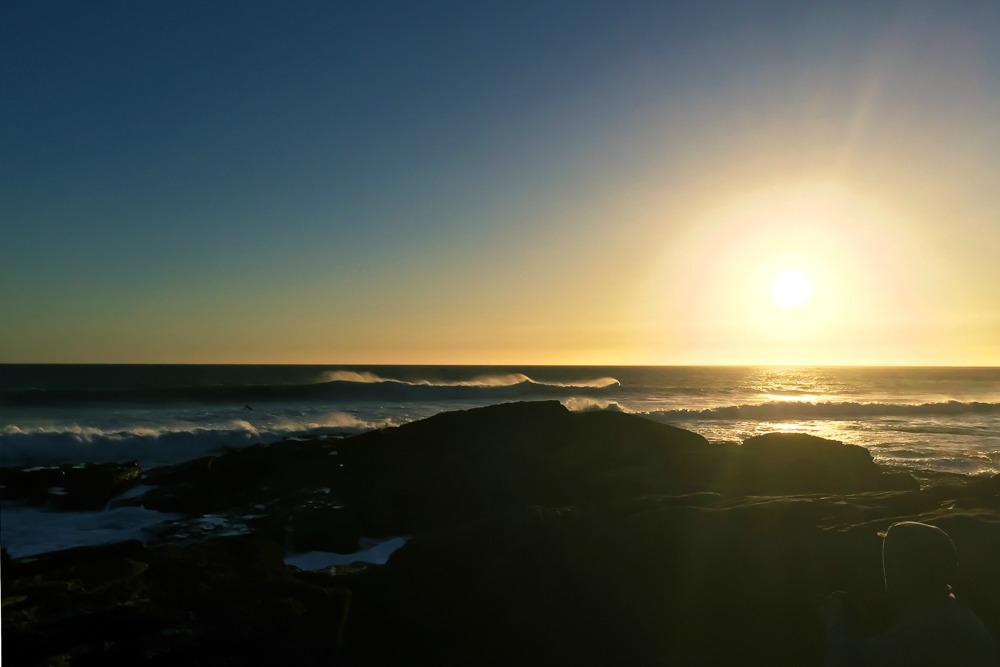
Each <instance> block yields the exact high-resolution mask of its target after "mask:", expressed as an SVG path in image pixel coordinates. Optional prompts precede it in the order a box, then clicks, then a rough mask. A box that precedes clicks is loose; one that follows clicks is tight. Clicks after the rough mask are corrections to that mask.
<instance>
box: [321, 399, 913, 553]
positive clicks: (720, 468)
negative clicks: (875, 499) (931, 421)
mask: <svg viewBox="0 0 1000 667" xmlns="http://www.w3.org/2000/svg"><path fill="white" fill-rule="evenodd" d="M748 445H749V446H745V447H739V446H734V445H713V444H710V443H709V442H708V441H706V440H705V439H704V438H703V437H702V436H700V435H697V434H695V433H691V432H690V431H685V430H683V429H679V428H675V427H673V426H668V425H666V424H661V423H658V422H654V421H651V420H648V419H643V418H640V417H636V416H633V415H627V414H623V413H619V412H607V411H600V412H583V413H579V412H570V411H569V410H567V409H566V408H564V407H563V406H562V405H560V404H559V403H558V402H555V401H551V402H536V403H509V404H505V405H498V406H491V407H487V408H479V409H475V410H466V411H461V412H448V413H443V414H439V415H437V416H434V417H431V418H429V419H425V420H422V421H419V422H414V423H411V424H407V425H404V426H401V427H398V428H391V429H384V430H381V431H374V432H371V433H366V434H363V435H360V436H357V437H354V438H351V439H349V440H347V441H345V442H344V443H343V445H342V446H341V448H340V452H341V455H342V460H343V461H344V462H345V464H346V465H348V466H349V467H350V469H351V472H352V473H353V477H352V479H353V480H354V488H353V492H354V497H353V498H352V502H353V504H354V505H356V507H357V508H358V511H359V513H361V515H362V516H361V518H360V521H361V524H362V525H363V526H364V529H365V530H367V531H369V532H375V533H380V534H392V533H396V534H399V533H411V532H417V531H420V530H424V529H427V528H431V527H437V526H441V525H447V524H449V523H455V522H462V521H467V520H469V519H472V518H475V517H478V516H481V515H483V514H484V513H490V512H495V511H502V510H504V509H506V508H510V507H517V506H521V505H525V504H528V505H542V506H551V505H555V506H561V505H582V506H592V505H595V504H600V503H605V502H608V501H611V500H616V499H621V498H628V497H636V496H640V495H647V494H663V495H677V494H683V493H692V492H696V491H716V492H720V493H739V494H774V493H806V492H813V493H836V492H845V493H852V492H858V491H881V490H899V489H915V488H917V484H916V482H915V481H914V480H913V479H912V478H911V477H910V476H909V475H899V474H892V473H886V472H885V471H884V470H883V469H881V468H880V467H878V466H877V465H876V464H875V463H874V462H873V461H872V457H871V455H870V454H869V453H868V451H867V450H866V449H864V448H862V447H857V446H853V445H843V444H841V443H838V442H832V441H828V440H823V439H821V438H816V437H813V436H808V435H801V434H774V435H772V436H763V437H761V438H755V439H752V440H751V441H750V442H748Z"/></svg>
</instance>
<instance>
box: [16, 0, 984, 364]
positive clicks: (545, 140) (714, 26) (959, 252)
mask: <svg viewBox="0 0 1000 667" xmlns="http://www.w3.org/2000/svg"><path fill="white" fill-rule="evenodd" d="M997 24H1000V9H998V7H997V5H996V4H995V3H990V2H959V3H949V4H947V5H943V4H937V3H914V2H886V3H860V2H858V3H851V2H847V3H842V2H838V3H779V2H730V3H712V2H691V3H683V2H678V3H659V2H632V3H629V2H624V3H582V2H560V3H556V2H539V3H516V2H502V3H501V2H497V3H485V2H483V3H470V2H454V3H372V2H356V3H355V2H350V3H349V2H317V3H297V2H292V3H260V2H209V3H205V2H169V3H168V2H148V3H134V2H104V3H72V2H7V3H4V5H3V7H2V8H0V31H2V32H0V67H2V69H0V76H2V80H0V82H2V106H0V114H2V116H0V120H2V123H0V140H2V155H0V178H2V182H3V194H2V198H0V225H2V229H3V233H2V238H3V243H2V244H0V281H2V282H0V307H2V310H3V312H4V313H5V314H6V315H5V317H4V318H3V323H2V324H0V361H109V362H113V361H135V362H142V361H150V362H155V361H176V362H183V361H195V362H211V361H233V362H255V361H261V362H316V363H347V362H389V363H394V362H395V363H405V362H412V363H423V362H426V363H448V362H452V363H467V362H483V363H496V362H511V363H517V362H521V363H529V362H533V363H773V362H794V363H879V362H880V360H883V361H884V362H885V363H1000V351H998V349H997V346H998V343H997V342H996V341H998V340H1000V335H998V334H1000V322H998V319H997V318H998V315H997V314H998V313H1000V302H998V298H1000V297H997V296H996V294H994V293H995V292H996V291H997V290H996V289H995V287H989V288H987V287H986V286H988V285H991V284H992V285H996V284H1000V275H998V274H997V271H998V269H996V268H995V266H994V265H995V264H996V262H994V261H992V260H991V259H990V257H991V253H992V252H994V251H996V250H1000V231H998V230H997V228H998V227H1000V220H998V219H997V217H996V207H995V205H993V201H992V200H991V197H992V195H993V193H995V192H996V186H997V185H1000V183H998V176H997V175H996V174H997V173H998V172H1000V170H998V169H997V168H996V159H995V155H996V154H997V148H1000V146H998V144H1000V138H998V122H1000V120H998V119H1000V103H998V100H1000V78H998V77H1000V47H998V46H997V44H996V40H995V37H993V36H992V35H991V27H990V26H994V25H997ZM803 189H805V190H809V191H810V192H814V193H815V192H819V191H821V192H822V193H826V194H819V195H815V194H814V195H810V196H813V197H814V200H815V201H811V203H809V202H807V203H805V204H802V207H803V208H801V209H800V210H799V212H797V213H794V214H793V215H799V216H802V217H801V219H799V220H798V221H792V222H789V221H784V222H780V223H774V224H775V225H777V227H775V228H774V229H770V228H769V225H771V223H769V222H767V221H763V222H762V221H760V220H758V221H757V222H755V223H754V225H756V226H757V227H756V230H757V232H760V235H763V236H767V234H769V233H774V234H776V235H779V236H787V235H785V234H784V232H783V231H782V229H784V228H783V227H782V226H781V225H793V226H796V225H798V226H797V227H796V229H800V228H802V226H806V227H808V226H809V225H812V224H816V225H818V226H819V227H823V228H824V229H825V228H826V227H832V226H838V225H839V226H840V227H845V226H848V227H849V226H850V225H849V224H848V225H845V224H841V223H838V222H836V220H835V219H834V218H830V217H829V215H828V213H829V211H830V210H832V209H837V207H840V209H843V208H844V207H845V206H846V207H847V208H851V207H854V208H852V209H851V210H854V211H856V214H852V215H855V217H854V218H852V220H855V222H857V220H856V219H857V217H858V216H861V217H864V216H870V218H871V219H870V220H867V221H862V222H858V223H857V225H858V227H857V228H856V229H853V231H852V230H846V231H845V232H844V234H848V235H849V234H855V235H856V236H857V235H858V234H862V235H864V234H867V233H868V232H864V231H859V230H869V231H870V230H871V229H872V228H878V229H880V230H881V232H880V234H881V236H878V235H876V236H878V238H875V239H874V240H873V239H872V238H868V240H867V241H865V247H866V248H869V249H872V250H871V252H873V253H874V252H875V250H874V249H876V248H878V247H879V244H880V243H885V244H887V245H890V246H893V247H899V246H903V247H904V250H902V251H900V253H901V256H900V257H899V258H898V261H897V263H896V265H895V268H893V269H892V272H891V275H886V276H882V275H881V274H879V275H878V276H876V275H875V274H873V273H872V269H870V268H866V269H864V270H865V271H868V273H867V274H866V276H867V281H868V283H867V284H868V285H869V286H871V285H873V284H874V285H875V291H876V292H878V291H879V290H880V289H881V290H882V291H883V292H885V294H883V295H882V296H883V297H884V299H883V301H878V299H874V298H873V299H874V300H872V301H871V303H867V304H865V305H864V306H863V307H862V305H858V306H857V307H856V308H854V310H853V311H852V310H851V308H841V309H840V310H838V312H842V313H843V314H842V315H838V318H837V321H836V322H833V321H832V320H831V321H830V322H827V324H826V325H825V327H824V329H823V331H819V330H812V329H810V332H809V333H808V334H804V336H805V337H803V338H801V339H799V340H797V341H796V342H795V345H794V346H793V347H794V348H795V350H796V353H795V355H794V356H793V357H792V356H790V357H782V356H781V355H780V354H778V351H781V350H787V349H789V343H788V341H787V340H786V339H785V338H783V337H782V336H781V335H776V333H777V332H775V331H771V332H768V331H766V327H764V328H763V329H761V330H755V331H754V333H753V334H752V335H750V336H742V338H741V334H740V333H738V332H740V331H741V330H743V329H745V326H746V325H747V321H745V319H746V318H745V311H746V310H747V308H751V309H753V308H755V307H754V306H747V305H746V304H742V305H741V304H737V303H736V299H734V300H731V301H728V302H727V301H726V298H725V297H722V296H719V295H722V294H726V293H729V294H732V293H735V292H736V291H738V289H737V288H738V286H739V285H741V284H743V283H744V282H745V280H744V278H745V277H746V275H749V274H748V273H745V274H744V276H743V277H741V276H739V275H730V274H728V273H727V271H729V270H730V269H729V268H727V267H732V266H735V265H737V264H739V263H740V262H739V261H736V260H735V259H733V258H731V257H728V258H727V256H726V255H725V253H726V252H732V253H735V255H734V257H735V256H739V257H742V253H740V251H739V250H738V249H737V250H725V249H724V248H725V246H726V244H725V243H722V241H721V239H723V238H725V239H729V238H732V237H733V234H734V233H735V232H734V231H733V230H734V229H737V228H739V229H742V228H743V226H744V223H743V222H741V221H740V220H735V219H732V218H730V219H725V220H723V219H721V218H719V215H721V214H719V213H718V211H719V210H721V209H727V210H743V209H741V208H740V206H741V205H740V204H739V202H742V201H749V200H753V201H757V199H755V197H756V198H758V199H759V197H760V196H761V195H760V193H762V192H772V193H774V192H777V194H773V196H772V198H773V199H776V200H780V201H778V202H777V203H772V204H769V205H771V206H776V207H777V208H779V209H781V208H782V206H784V204H782V203H781V201H787V200H789V198H791V199H795V197H796V196H798V195H796V194H794V193H797V192H802V191H804V190H803ZM783 192H784V193H785V194H782V193H783ZM831 192H835V193H838V194H833V195H831V194H830V193H831ZM789 193H791V194H789ZM845 193H846V194H845ZM768 196H771V195H768ZM782 197H784V198H785V199H784V200H782ZM824 197H826V199H824ZM831 197H832V199H831ZM800 199H801V197H800ZM842 200H849V203H848V204H844V205H843V206H842V205H841V204H842ZM831 202H832V203H831ZM837 202H841V203H837ZM734 207H735V208H734ZM786 208H787V207H786ZM840 209H838V210H840ZM810 216H813V217H818V218H823V216H827V217H826V218H823V219H822V220H820V221H819V222H810V220H806V218H809V217H810ZM765 217H766V216H765ZM817 233H819V232H817ZM901 235H902V236H904V237H905V238H902V239H900V238H899V237H900V236H901ZM823 238H825V237H819V236H812V237H808V236H807V237H804V238H803V240H802V244H803V247H806V246H809V245H812V246H819V245H828V244H827V243H826V242H825V241H824V240H823ZM866 238H867V237H866ZM888 239H892V241H889V240H888ZM897 240H898V241H899V243H896V242H895V241H897ZM843 243H844V245H845V247H846V246H849V245H850V240H849V238H846V239H844V240H843ZM833 245H836V243H833ZM695 247H700V248H703V250H702V252H703V253H704V254H705V256H704V257H701V258H695V257H693V255H692V253H690V252H687V251H685V248H695ZM742 247H744V248H747V247H749V245H747V244H744V245H743V246H742ZM713 248H716V250H713ZM755 252H757V253H758V254H759V253H761V252H762V251H761V250H756V251H755ZM789 252H791V250H789ZM793 254H794V253H793ZM806 254H808V253H806ZM813 255H815V256H814V257H812V259H807V260H806V263H807V264H808V263H809V262H810V261H812V262H813V264H814V266H815V273H816V274H817V276H818V275H819V274H820V273H822V272H823V271H826V274H827V275H828V279H829V280H830V281H832V283H838V284H839V290H840V292H841V293H846V292H847V291H849V289H852V288H853V287H852V285H853V284H852V283H851V279H850V278H849V276H848V277H845V276H847V273H844V274H843V275H832V274H833V273H836V272H834V271H831V270H829V268H828V267H829V265H831V264H832V263H836V262H839V261H845V262H848V261H862V260H864V261H866V262H867V264H868V265H869V267H870V265H872V264H876V263H878V262H879V261H880V259H879V258H878V257H875V256H874V255H873V256H871V257H867V256H862V257H860V258H859V257H854V258H851V259H847V258H844V257H840V258H839V259H838V258H834V257H832V256H819V255H816V253H813ZM820 255H822V253H820ZM696 260H697V261H696ZM741 261H742V260H741ZM776 261H777V260H776ZM741 266H742V265H741ZM921 267H929V268H928V269H927V270H926V271H925V270H924V268H921ZM807 269H808V266H807ZM743 270H745V271H746V272H753V271H754V270H755V268H754V267H751V266H749V265H746V266H744V267H743ZM859 270H860V269H859ZM702 271H704V272H705V274H707V275H706V276H701V275H699V273H700V272H702ZM848 273H849V272H848ZM694 276H698V277H697V279H696V280H691V279H690V278H692V277H694ZM928 276H930V277H928ZM995 279H996V280H995ZM990 281H994V282H992V283H991V282H990ZM679 286H686V287H684V289H683V290H682V289H681V288H680V287H679ZM680 291H686V293H685V294H680ZM900 292H907V293H909V294H914V293H915V294H917V295H918V296H919V297H920V298H914V299H913V300H912V302H907V304H908V305H906V306H905V308H904V307H901V308H900V310H899V312H898V313H896V314H895V316H894V317H888V315H886V313H885V308H884V304H885V303H887V302H888V301H889V300H892V299H895V297H894V296H893V295H898V293H900ZM949 293H950V294H951V296H950V297H949V295H948V294H949ZM956 293H957V296H956ZM747 298H751V299H752V298H753V297H747ZM843 300H844V296H843V294H841V301H843ZM894 302H895V303H897V304H898V303H900V300H899V299H895V301H894ZM692 303H694V304H695V305H693V306H692V305H691V304H692ZM880 304H881V305H880ZM914 304H915V305H914ZM866 308H867V309H868V310H865V309H866ZM758 310H759V309H758ZM830 312H832V311H830ZM914 314H916V315H914ZM865 322H868V323H869V324H865ZM871 322H875V324H874V325H872V324H871ZM866 326H869V327H870V326H875V331H874V333H873V332H872V331H871V330H870V329H866V328H865V327H866ZM758 328H759V329H760V327H758ZM791 328H792V329H795V326H791ZM907 331H912V332H913V335H912V336H909V335H908V336H906V337H907V338H908V339H912V340H913V341H916V342H913V343H912V344H911V345H908V346H903V347H904V348H905V349H903V350H901V349H900V346H899V345H898V344H894V343H893V342H892V341H893V339H894V338H895V339H896V340H897V341H898V338H899V336H900V335H901V334H900V332H907ZM810 337H811V338H810ZM736 338H741V340H734V339H736ZM831 340H834V341H841V342H842V345H841V347H840V348H837V349H835V350H833V351H832V352H831V347H830V345H831ZM861 340H864V341H868V342H870V343H871V345H870V346H868V347H867V351H866V352H865V353H864V354H858V352H857V347H858V341H861ZM942 349H945V352H942ZM850 350H854V352H850ZM852 354H853V356H852ZM831 355H832V356H831ZM838 355H839V356H838ZM880 355H881V356H880Z"/></svg>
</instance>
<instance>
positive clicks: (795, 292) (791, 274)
mask: <svg viewBox="0 0 1000 667" xmlns="http://www.w3.org/2000/svg"><path fill="white" fill-rule="evenodd" d="M812 292H813V284H812V280H811V279H810V278H809V276H807V275H806V274H805V273H803V272H802V271H799V270H798V269H786V270H784V271H782V272H781V273H779V274H778V275H776V276H775V277H774V278H772V279H771V300H772V301H774V303H776V304H777V305H779V306H781V307H782V308H798V307H799V306H802V305H804V304H805V303H807V302H808V301H809V298H810V297H811V296H812Z"/></svg>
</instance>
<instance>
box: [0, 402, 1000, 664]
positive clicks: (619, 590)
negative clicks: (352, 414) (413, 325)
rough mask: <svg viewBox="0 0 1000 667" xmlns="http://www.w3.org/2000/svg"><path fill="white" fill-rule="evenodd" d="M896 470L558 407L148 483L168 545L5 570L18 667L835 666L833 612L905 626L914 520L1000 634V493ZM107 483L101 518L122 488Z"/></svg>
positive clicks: (20, 498)
mask: <svg viewBox="0 0 1000 667" xmlns="http://www.w3.org/2000/svg"><path fill="white" fill-rule="evenodd" d="M135 468H137V466H136V467H135ZM124 469H125V470H134V468H133V467H132V466H125V467H124ZM887 472H888V471H886V470H885V469H883V468H881V467H879V466H878V465H876V464H875V463H874V462H873V461H872V458H871V456H870V455H869V454H868V452H867V451H866V450H864V449H863V448H860V447H853V446H848V445H842V444H840V443H833V442H830V441H826V440H821V439H818V438H813V437H811V436H805V435H798V434H774V435H771V436H765V437H763V438H755V439H751V440H749V441H747V442H746V443H745V444H744V445H743V446H737V445H714V444H710V443H708V442H706V441H705V440H704V439H703V438H702V437H701V436H698V435H697V434H694V433H690V432H687V431H683V430H681V429H676V428H673V427H670V426H666V425H664V424H659V423H655V422H652V421H649V420H645V419H642V418H639V417H635V416H630V415H625V414H620V413H613V412H591V413H572V412H569V411H567V410H565V409H564V408H563V407H562V406H561V405H559V404H558V403H554V402H541V403H520V404H508V405H501V406H493V407H489V408H481V409H476V410H468V411H463V412H453V413H445V414H441V415H438V416H436V417H432V418H430V419H427V420H423V421H420V422H415V423H412V424H408V425H406V426H402V427H399V428H393V429H386V430H382V431H375V432H371V433H367V434H363V435H360V436H355V437H353V438H348V439H345V440H316V441H310V442H285V443H278V444H274V445H269V446H264V445H259V446H255V447H251V448H248V449H244V450H233V451H229V452H226V453H224V454H221V455H219V456H215V457H208V458H203V459H199V460H196V461H191V462H187V463H184V464H181V465H177V466H171V467H167V468H160V469H156V470H151V471H147V472H146V473H145V474H143V475H141V483H142V485H144V486H142V487H137V488H135V489H133V493H136V495H134V497H127V498H122V499H119V500H115V501H114V502H113V504H115V503H117V504H127V505H135V506H142V507H146V508H148V509H155V510H160V511H164V512H171V513H174V514H175V515H176V518H175V519H174V520H172V521H171V522H169V523H167V524H166V525H163V526H161V527H159V528H158V529H157V530H156V531H154V532H153V533H151V534H150V535H149V538H148V539H147V540H146V541H145V543H140V542H123V543H119V544H112V545H106V546H101V547H91V548H80V549H71V550H66V551H60V552H54V553H51V554H43V555H40V556H36V557H30V558H15V559H11V558H9V556H7V555H6V554H5V557H4V562H3V565H2V576H3V605H4V606H3V657H4V659H5V664H12V665H36V664H37V665H44V664H79V665H85V664H94V663H101V664H118V663H119V662H125V661H128V662H130V663H138V664H164V665H166V664H178V663H187V662H191V663H194V664H200V665H229V664H255V665H256V664H259V665H264V664H285V663H290V662H291V663H295V664H300V665H314V664H315V665H319V664H325V665H328V664H348V665H368V664H393V665H402V664H434V665H442V664H456V665H457V664H498V665H499V664H504V665H509V664H543V663H548V664H553V663H554V664H567V663H572V664H584V665H587V664H594V665H598V664H600V665H606V664H622V665H645V664H686V665H732V664H741V665H758V664H759V665H765V664H766V665H775V664H795V665H809V664H817V665H818V664H821V663H822V657H823V651H824V646H823V637H822V633H821V628H820V622H819V615H818V612H817V608H818V604H819V601H820V600H821V599H822V598H823V596H825V595H826V594H827V593H829V592H830V591H832V590H836V589H839V590H844V591H847V592H848V593H849V594H851V595H852V596H853V597H855V598H856V599H857V600H859V601H860V602H861V603H862V605H863V606H864V607H866V608H867V609H868V610H869V611H870V613H871V615H872V622H873V625H875V626H877V625H878V624H879V623H885V621H886V619H887V617H888V609H887V606H886V602H885V600H884V599H883V595H882V592H881V591H882V574H881V560H880V549H881V538H880V537H879V536H878V534H877V533H878V531H880V530H884V529H885V528H886V527H887V526H888V525H889V524H890V523H892V522H894V521H897V520H922V521H927V522H930V523H934V524H935V525H939V526H941V527H942V528H944V529H945V530H947V531H948V532H949V533H950V534H951V536H952V538H953V540H954V541H955V544H956V545H957V547H958V550H959V554H960V559H961V567H960V578H959V581H957V582H956V592H957V593H958V595H959V597H960V599H962V600H963V601H965V602H966V603H967V604H969V605H970V606H971V607H972V608H974V609H975V610H976V611H977V613H979V615H980V616H981V618H982V619H983V620H984V622H985V623H986V624H987V625H988V626H989V627H990V628H991V630H992V631H993V632H994V634H997V631H998V630H1000V608H998V600H1000V568H998V567H997V566H996V563H998V562H1000V488H998V486H997V478H994V479H970V478H959V477H956V476H942V477H941V478H940V479H939V480H938V483H937V484H936V485H934V486H932V487H930V488H924V489H920V488H919V487H918V485H917V483H916V482H915V481H914V480H913V479H912V478H911V477H910V476H908V475H902V474H899V473H894V474H887ZM52 474H54V473H52V472H51V471H49V472H46V473H44V475H52ZM44 475H43V474H42V473H39V474H38V475H37V476H36V477H34V478H33V481H32V482H31V483H27V482H23V480H24V479H27V478H23V477H19V476H18V473H17V471H3V473H2V476H0V479H2V480H3V484H4V486H5V489H4V499H5V501H7V502H9V501H16V502H40V503H47V504H52V505H55V503H53V502H52V500H51V498H49V497H48V495H49V494H48V493H47V492H46V493H45V494H42V493H40V491H39V489H49V488H51V485H50V482H51V480H50V479H48V478H44ZM126 478H127V484H128V485H129V486H131V485H135V484H138V483H139V482H140V473H139V471H138V470H135V474H134V475H132V476H129V475H126ZM93 479H95V480H97V481H95V482H94V491H93V494H91V495H92V498H98V497H101V496H103V495H106V494H107V493H109V491H108V489H109V488H112V487H113V485H114V484H117V483H118V482H108V481H107V477H99V476H95V477H94V478H93ZM11 480H13V482H16V483H11ZM121 483H122V484H124V483H125V482H121ZM146 487H149V488H148V489H146ZM64 488H70V486H68V485H67V486H65V487H64ZM123 488H128V487H123ZM77 489H78V491H77V492H76V493H74V494H73V495H74V496H76V497H79V498H80V499H81V501H80V503H81V504H80V506H88V507H91V506H93V505H90V504H88V503H91V502H96V501H94V500H88V501H83V500H82V499H85V498H88V491H87V490H86V485H84V486H83V487H77ZM119 493H120V491H119ZM67 495H69V494H67ZM104 502H105V503H106V502H107V499H105V500H104ZM395 535H409V536H411V539H410V540H409V541H408V542H407V543H406V544H405V546H403V547H402V548H401V549H400V550H399V551H397V552H396V553H394V554H393V555H392V557H391V558H390V559H389V561H388V563H387V564H386V565H384V566H371V567H365V566H357V567H341V568H337V570H336V571H335V572H334V571H323V572H305V571H301V570H298V569H296V568H294V567H290V566H286V565H285V561H284V558H285V556H286V554H288V553H289V552H293V551H295V552H301V551H311V550H321V551H333V552H340V553H351V552H352V551H354V550H356V549H357V548H358V545H359V541H360V539H361V537H362V536H366V537H380V536H382V537H387V536H395ZM8 661H9V663H8Z"/></svg>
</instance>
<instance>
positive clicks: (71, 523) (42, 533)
mask: <svg viewBox="0 0 1000 667" xmlns="http://www.w3.org/2000/svg"><path fill="white" fill-rule="evenodd" d="M178 517H179V515H177V514H165V513H162V512H154V511H152V510H148V509H145V508H143V507H118V508H116V509H112V510H108V511H106V512H47V511H44V510H41V509H39V508H36V507H5V508H4V509H3V532H2V537H0V541H2V543H3V545H4V546H5V547H7V549H8V551H9V552H10V555H11V556H13V557H14V558H23V557H25V556H32V555H35V554H40V553H46V552H49V551H57V550H59V549H70V548H72V547H83V546H93V545H97V544H106V543H109V542H123V541H125V540H145V538H146V530H147V529H148V528H149V527H151V526H155V525H157V524H160V523H163V522H165V521H170V520H173V519H176V518H178Z"/></svg>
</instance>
